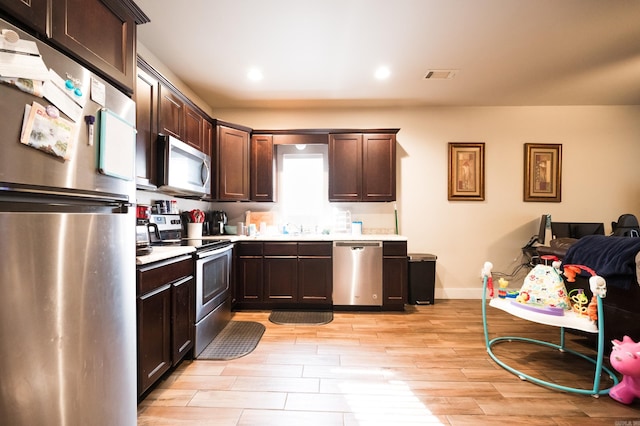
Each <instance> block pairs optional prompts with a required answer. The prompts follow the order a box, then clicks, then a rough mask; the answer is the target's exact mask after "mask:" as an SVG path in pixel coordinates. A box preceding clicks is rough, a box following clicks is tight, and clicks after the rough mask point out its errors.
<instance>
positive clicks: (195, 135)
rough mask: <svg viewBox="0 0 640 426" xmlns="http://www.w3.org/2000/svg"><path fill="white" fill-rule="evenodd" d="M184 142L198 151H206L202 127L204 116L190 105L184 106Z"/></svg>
mask: <svg viewBox="0 0 640 426" xmlns="http://www.w3.org/2000/svg"><path fill="white" fill-rule="evenodd" d="M184 113H185V114H184V142H186V143H187V144H189V145H191V146H192V147H194V148H195V149H197V150H198V151H204V144H203V141H202V137H203V131H202V126H203V122H204V119H203V117H202V115H200V113H199V112H198V111H196V110H195V109H193V108H191V107H190V106H189V105H186V104H185V106H184Z"/></svg>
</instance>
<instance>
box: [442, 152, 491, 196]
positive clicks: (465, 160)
mask: <svg viewBox="0 0 640 426" xmlns="http://www.w3.org/2000/svg"><path fill="white" fill-rule="evenodd" d="M449 200H450V201H462V200H466V201H483V200H484V142H449Z"/></svg>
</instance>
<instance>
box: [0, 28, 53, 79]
mask: <svg viewBox="0 0 640 426" xmlns="http://www.w3.org/2000/svg"><path fill="white" fill-rule="evenodd" d="M0 77H13V78H22V79H25V80H40V81H45V80H48V79H49V70H48V69H47V66H46V65H45V63H44V61H43V60H42V56H40V51H39V50H38V46H37V45H36V43H35V42H34V41H29V40H18V41H17V42H15V43H10V42H8V41H6V40H4V39H2V38H0Z"/></svg>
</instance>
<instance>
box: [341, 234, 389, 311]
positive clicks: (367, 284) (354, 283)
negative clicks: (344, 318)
mask: <svg viewBox="0 0 640 426" xmlns="http://www.w3.org/2000/svg"><path fill="white" fill-rule="evenodd" d="M333 304H334V305H336V306H382V241H334V242H333Z"/></svg>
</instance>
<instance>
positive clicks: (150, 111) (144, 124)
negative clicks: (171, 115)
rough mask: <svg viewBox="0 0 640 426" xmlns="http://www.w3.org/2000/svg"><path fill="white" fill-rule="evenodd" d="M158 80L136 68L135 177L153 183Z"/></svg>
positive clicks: (156, 132)
mask: <svg viewBox="0 0 640 426" xmlns="http://www.w3.org/2000/svg"><path fill="white" fill-rule="evenodd" d="M158 86H159V84H158V80H156V79H155V78H153V77H152V76H151V75H149V74H148V73H146V72H145V71H143V70H142V69H138V76H137V80H136V91H135V101H136V129H137V133H136V178H139V180H141V182H144V183H147V184H148V183H152V184H155V183H156V182H155V172H154V170H155V168H154V164H155V161H156V159H155V156H156V150H155V143H156V138H157V134H158V129H157V125H158V120H157V119H156V117H157V114H158Z"/></svg>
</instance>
